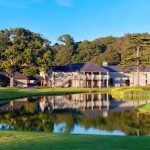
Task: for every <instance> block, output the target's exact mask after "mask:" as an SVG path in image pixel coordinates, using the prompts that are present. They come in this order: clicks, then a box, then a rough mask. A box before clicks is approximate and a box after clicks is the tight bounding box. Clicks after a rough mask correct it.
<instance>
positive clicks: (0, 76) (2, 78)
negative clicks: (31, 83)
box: [0, 72, 9, 80]
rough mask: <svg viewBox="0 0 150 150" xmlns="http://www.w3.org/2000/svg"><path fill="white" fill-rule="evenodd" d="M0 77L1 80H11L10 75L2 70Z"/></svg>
mask: <svg viewBox="0 0 150 150" xmlns="http://www.w3.org/2000/svg"><path fill="white" fill-rule="evenodd" d="M0 79H1V80H9V77H8V76H7V75H6V74H5V73H4V72H0Z"/></svg>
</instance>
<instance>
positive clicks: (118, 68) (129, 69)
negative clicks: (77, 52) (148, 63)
mask: <svg viewBox="0 0 150 150" xmlns="http://www.w3.org/2000/svg"><path fill="white" fill-rule="evenodd" d="M103 68H105V69H106V70H108V71H110V72H136V66H128V67H125V68H122V67H121V66H103ZM139 70H140V72H150V67H142V66H141V67H140V68H139Z"/></svg>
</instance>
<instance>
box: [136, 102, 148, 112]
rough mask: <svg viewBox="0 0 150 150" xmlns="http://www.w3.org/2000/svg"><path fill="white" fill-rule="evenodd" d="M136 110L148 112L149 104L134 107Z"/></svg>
mask: <svg viewBox="0 0 150 150" xmlns="http://www.w3.org/2000/svg"><path fill="white" fill-rule="evenodd" d="M136 110H138V111H140V112H144V113H150V104H144V105H140V106H137V107H136Z"/></svg>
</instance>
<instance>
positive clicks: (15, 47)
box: [0, 28, 51, 87]
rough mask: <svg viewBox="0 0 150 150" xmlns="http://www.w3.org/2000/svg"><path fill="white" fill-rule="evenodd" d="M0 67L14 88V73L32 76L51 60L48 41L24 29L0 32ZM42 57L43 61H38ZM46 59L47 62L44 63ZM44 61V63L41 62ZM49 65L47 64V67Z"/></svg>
mask: <svg viewBox="0 0 150 150" xmlns="http://www.w3.org/2000/svg"><path fill="white" fill-rule="evenodd" d="M0 40H1V43H0V67H1V69H2V70H4V71H5V72H7V73H8V75H9V77H10V86H11V87H13V86H14V74H15V72H16V71H20V72H23V73H24V74H26V75H33V74H36V73H37V72H38V70H39V69H40V68H41V66H42V67H43V69H46V68H45V67H44V63H45V66H46V64H47V62H48V58H49V60H51V56H50V52H48V51H49V50H48V51H47V49H48V48H49V43H50V42H49V41H48V40H47V39H45V38H43V37H42V36H41V35H40V34H37V33H33V32H31V31H29V30H27V29H24V28H15V29H10V30H2V31H0ZM39 57H41V58H42V57H44V59H39ZM45 59H47V61H45ZM43 60H44V62H43ZM49 66H50V64H49V63H48V64H47V67H49Z"/></svg>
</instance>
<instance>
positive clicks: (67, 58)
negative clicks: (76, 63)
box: [55, 34, 75, 65]
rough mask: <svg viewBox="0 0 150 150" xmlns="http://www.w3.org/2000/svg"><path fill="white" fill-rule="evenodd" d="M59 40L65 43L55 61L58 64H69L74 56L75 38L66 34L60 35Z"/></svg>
mask: <svg viewBox="0 0 150 150" xmlns="http://www.w3.org/2000/svg"><path fill="white" fill-rule="evenodd" d="M58 41H60V42H63V45H62V46H61V47H60V49H59V50H58V51H57V53H56V56H55V63H56V64H57V65H63V64H68V63H71V62H72V56H73V54H74V50H75V49H74V46H75V45H74V44H75V43H74V39H73V37H72V36H71V35H69V34H64V35H62V36H60V37H58Z"/></svg>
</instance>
